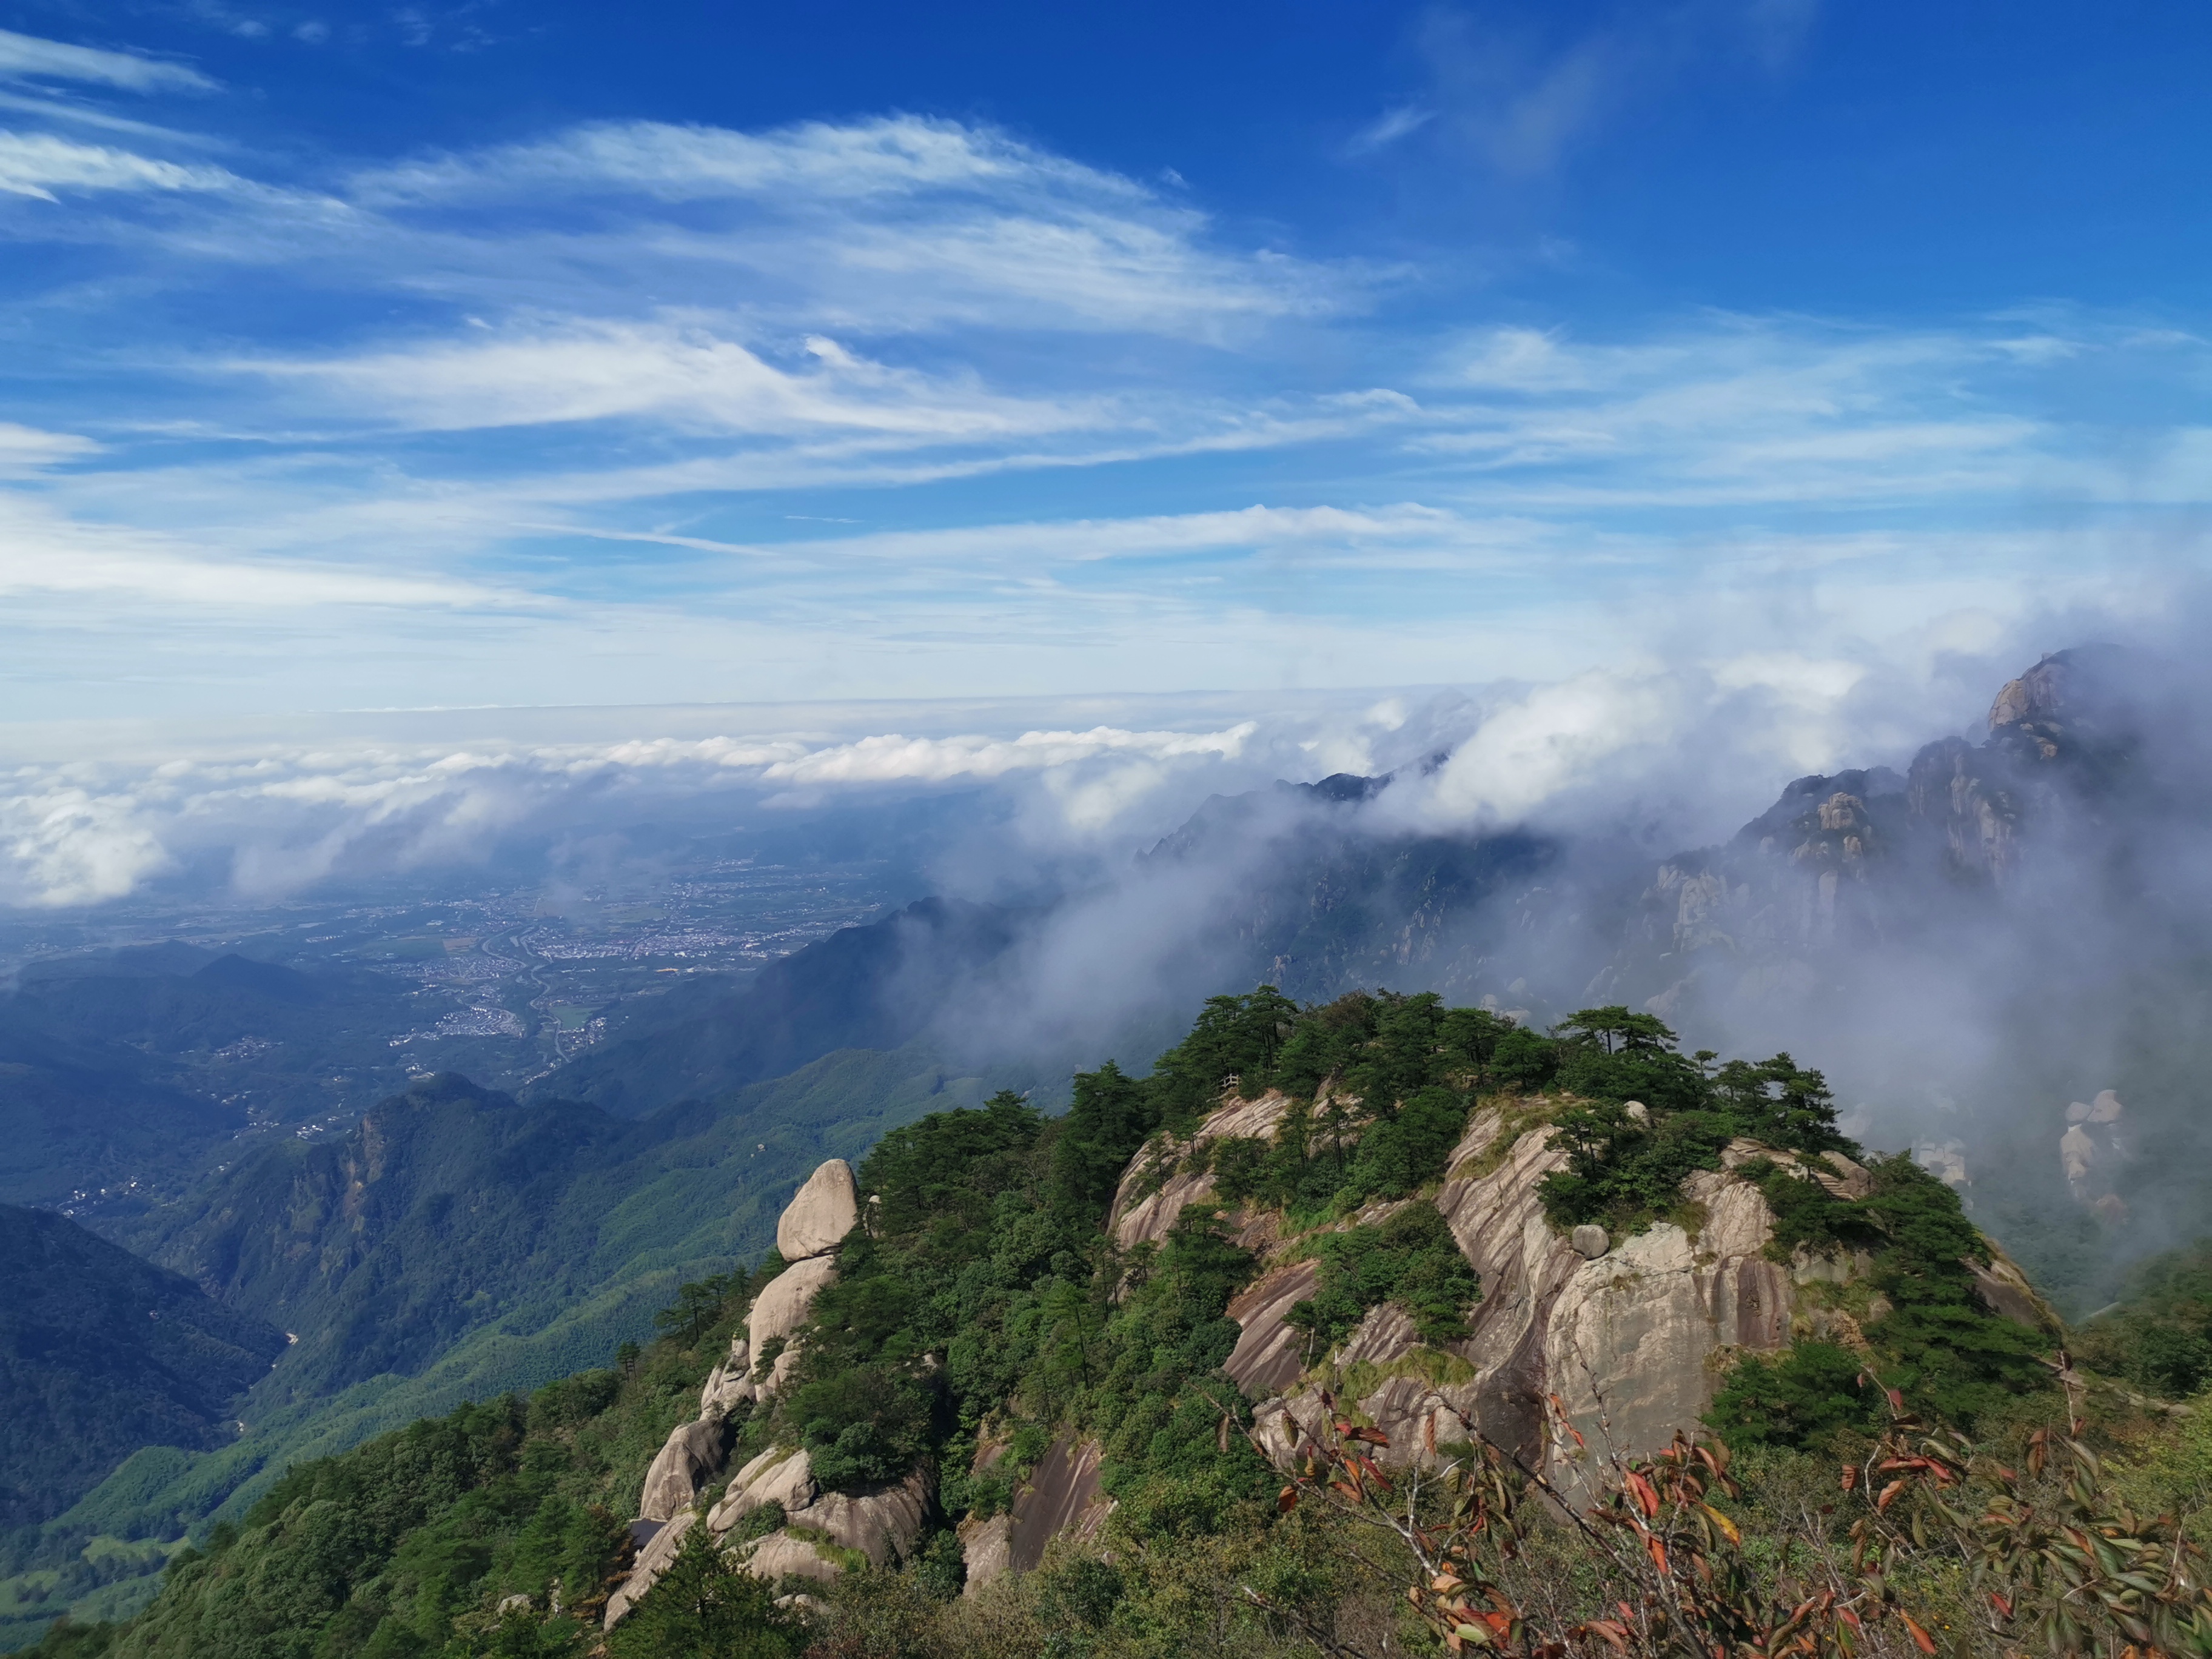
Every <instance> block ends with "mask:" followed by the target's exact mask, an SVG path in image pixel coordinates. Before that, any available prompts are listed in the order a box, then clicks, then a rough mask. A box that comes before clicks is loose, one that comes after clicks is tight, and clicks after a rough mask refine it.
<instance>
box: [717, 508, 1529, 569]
mask: <svg viewBox="0 0 2212 1659" xmlns="http://www.w3.org/2000/svg"><path fill="white" fill-rule="evenodd" d="M1523 528H1524V530H1525V527H1523ZM1495 539H1498V537H1497V527H1495V526H1476V525H1471V524H1468V522H1466V521H1465V520H1462V519H1461V518H1460V517H1459V516H1458V515H1456V514H1455V513H1448V512H1444V511H1443V510H1441V509H1438V508H1436V507H1424V506H1422V505H1420V504H1419V503H1418V502H1410V501H1409V502H1403V503H1401V504H1399V505H1397V506H1394V507H1378V508H1374V509H1358V508H1345V507H1240V508H1237V509H1235V510H1233V511H1230V512H1222V513H1170V514H1161V515H1158V516H1153V517H1146V518H1134V519H1077V520H1058V521H1051V520H1036V521H1030V522H1024V523H1021V524H1001V525H969V526H959V527H957V528H953V529H945V530H896V531H884V532H878V533H875V534H872V535H865V536H837V537H823V538H818V539H816V540H811V541H806V542H802V543H797V544H788V543H787V544H778V545H776V546H774V547H770V546H764V545H756V546H753V547H750V548H736V547H732V549H731V550H732V551H746V552H752V553H756V554H762V555H766V554H769V553H778V554H781V555H784V556H793V555H796V556H802V557H804V558H805V559H808V560H842V559H868V560H885V561H889V562H895V563H901V564H927V563H930V562H946V561H957V562H963V563H971V562H976V561H982V562H989V563H994V564H998V563H1016V564H1024V565H1034V564H1041V563H1046V562H1086V563H1087V562H1098V561H1103V560H1109V559H1144V558H1156V557H1161V556H1170V555H1174V554H1178V553H1192V552H1205V551H1212V550H1263V549H1267V548H1272V547H1279V546H1311V545H1314V544H1322V545H1328V546H1339V547H1348V548H1356V547H1360V546H1364V545H1366V544H1443V543H1450V544H1462V545H1466V544H1478V543H1480V542H1482V541H1485V540H1495Z"/></svg>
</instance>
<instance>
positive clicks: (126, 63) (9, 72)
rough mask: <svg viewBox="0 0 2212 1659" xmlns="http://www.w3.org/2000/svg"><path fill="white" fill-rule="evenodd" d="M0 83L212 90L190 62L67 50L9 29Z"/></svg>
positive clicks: (0, 49) (2, 33)
mask: <svg viewBox="0 0 2212 1659" xmlns="http://www.w3.org/2000/svg"><path fill="white" fill-rule="evenodd" d="M0 79H5V80H10V81H26V80H40V81H81V82H94V83H95V84H98V85H100V86H109V87H118V88H122V89H123V90H125V91H126V92H139V93H154V92H213V91H215V90H216V82H214V81H213V80H212V79H210V77H209V76H204V75H203V74H201V73H200V72H199V71H198V70H196V69H193V68H191V66H190V65H188V64H172V63H165V62H163V61H162V60H161V59H160V58H144V57H141V56H140V55H139V54H137V52H107V51H104V50H102V49H101V48H100V47H97V46H70V45H69V44H68V43H66V42H64V41H61V40H43V39H41V38H40V37H39V36H37V35H33V34H17V33H15V32H14V31H13V30H11V29H0Z"/></svg>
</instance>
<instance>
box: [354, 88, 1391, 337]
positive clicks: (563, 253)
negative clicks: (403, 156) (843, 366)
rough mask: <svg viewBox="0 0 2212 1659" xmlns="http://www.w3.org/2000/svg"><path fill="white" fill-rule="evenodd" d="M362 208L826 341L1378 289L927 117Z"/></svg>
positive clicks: (697, 131)
mask: <svg viewBox="0 0 2212 1659" xmlns="http://www.w3.org/2000/svg"><path fill="white" fill-rule="evenodd" d="M349 188H350V190H351V191H352V192H353V197H354V199H355V200H356V201H357V202H358V203H359V204H362V206H363V207H365V208H368V209H370V210H377V211H380V212H384V213H386V214H388V215H390V216H392V219H393V222H394V223H395V225H406V226H410V227H419V228H420V229H419V230H418V231H417V234H422V235H432V236H435V239H436V243H437V246H440V247H441V248H442V249H443V250H444V257H445V258H447V259H448V260H453V259H456V258H471V253H470V250H471V248H473V249H474V250H475V251H476V253H475V256H474V257H473V258H482V257H483V256H484V255H487V254H489V252H491V251H492V250H494V249H496V248H499V247H501V246H505V247H507V248H509V249H511V250H512V251H513V253H514V254H517V255H520V256H521V257H525V258H529V257H538V258H556V259H560V260H562V262H563V263H564V265H565V267H566V268H567V269H568V270H575V271H581V270H586V269H590V268H598V269H601V270H608V271H609V272H616V271H622V272H628V271H630V270H635V269H636V268H637V267H638V266H639V265H640V264H641V263H642V264H650V265H651V266H653V268H655V269H656V270H657V271H658V272H659V276H658V277H657V278H656V282H657V283H659V284H663V285H665V283H668V282H669V281H671V279H672V280H677V281H680V282H683V283H685V284H686V286H687V287H690V288H691V289H694V290H695V291H696V296H697V297H698V299H699V300H701V301H708V297H709V295H715V294H717V293H718V291H720V292H726V287H727V283H728V282H729V280H730V276H729V273H730V271H731V270H732V268H735V269H738V270H743V271H744V272H745V273H747V276H748V280H749V281H750V283H753V284H754V285H756V286H757V287H758V288H759V289H761V290H762V291H761V293H760V294H759V295H758V296H757V300H756V303H757V304H765V305H767V306H769V307H772V308H774V309H776V310H779V311H787V312H788V313H789V314H791V315H792V316H793V317H811V318H812V319H814V320H815V321H816V323H817V324H818V325H828V326H857V327H860V328H863V329H876V330H883V329H886V328H888V329H893V330H899V329H913V328H942V327H945V326H947V325H952V324H963V325H981V326H984V327H988V328H994V329H1006V328H1048V329H1050V328H1061V329H1065V328H1079V329H1088V330H1125V329H1126V330H1133V331H1138V332H1140V333H1159V334H1166V335H1170V336H1176V337H1204V338H1210V339H1218V338H1226V337H1229V336H1231V335H1233V334H1236V333H1238V332H1241V331H1248V330H1249V329H1250V328H1251V327H1253V326H1255V325H1261V324H1264V323H1266V322H1268V321H1270V320H1273V319H1286V318H1297V317H1310V316H1317V315H1322V314H1325V313H1330V312H1334V311H1338V310H1341V309H1344V308H1346V307H1347V306H1350V305H1352V304H1354V303H1357V302H1358V301H1359V300H1360V298H1361V297H1362V295H1361V290H1362V289H1363V288H1364V285H1365V278H1364V276H1363V275H1362V274H1361V273H1360V272H1359V271H1358V270H1356V269H1354V268H1352V267H1350V266H1345V265H1338V266H1324V265H1321V264H1314V263H1311V262H1308V261H1304V260H1300V259H1297V258H1291V257H1288V256H1285V255H1283V254H1280V253H1279V252H1270V251H1267V250H1261V251H1256V252H1241V251H1237V250H1231V249H1225V248H1221V247H1218V246H1215V245H1214V244H1213V242H1212V238H1211V233H1210V227H1209V225H1208V222H1207V221H1206V217H1205V216H1204V215H1202V214H1200V213H1199V212H1197V211H1195V210H1193V209H1191V208H1189V207H1187V206H1184V205H1182V204H1178V203H1175V202H1170V201H1169V200H1166V199H1164V198H1163V197H1160V196H1159V195H1158V193H1157V192H1156V191H1152V189H1150V188H1149V187H1147V186H1146V185H1141V184H1139V183H1137V182H1136V181H1134V180H1133V179H1126V178H1123V177H1121V175H1119V174H1116V173H1108V172H1104V171H1102V170H1099V169H1097V168H1094V167H1085V166H1083V165H1082V164H1080V163H1079V162H1075V161H1069V160H1067V159H1066V158H1064V157H1060V156H1057V155H1052V154H1051V153H1049V152H1048V151H1044V150H1041V149H1036V148H1035V147H1033V146H1031V145H1029V144H1025V143H1021V142H1020V141H1018V140H1017V139H1014V138H1012V137H1009V136H1007V135H1006V134H1005V133H1003V132H1000V131H996V130H995V129H993V128H991V127H988V126H983V125H971V124H964V123H960V122H955V121H944V120H927V119H923V118H917V117H913V116H891V117H885V118H878V119H874V120H866V121H858V122H852V123H848V124H843V125H831V124H827V123H821V122H810V123H805V124H802V125H797V126H792V127H785V128H779V129H775V130H773V131H767V132H760V133H745V132H736V131H728V130H726V129H721V128H714V127H696V126H690V127H679V126H671V125H665V124H661V123H655V122H636V123H629V124H623V125H591V126H585V127H580V128H575V129H572V130H570V131H567V132H563V133H560V134H556V135H555V136H554V137H550V138H548V139H544V140H541V141H538V142H535V143H526V144H519V145H509V146H505V147H501V148H497V149H487V150H479V151H473V152H464V153H459V154H453V155H440V156H435V157H429V158H424V159H421V160H418V161H413V162H410V163H407V164H404V165H402V166H398V167H386V168H380V169H377V170H374V171H370V172H365V173H360V174H357V175H356V176H355V178H354V179H352V180H351V181H350V184H349ZM552 202H561V203H562V204H565V205H566V206H567V207H568V210H569V211H570V212H571V213H572V214H573V215H574V216H575V221H574V222H573V223H571V224H570V225H569V226H568V228H565V229H564V230H563V231H562V233H560V234H558V235H557V236H552V237H548V236H546V235H545V234H543V233H541V232H539V231H538V230H536V229H534V228H525V227H522V226H519V225H516V224H513V223H512V222H510V220H509V216H510V215H511V214H513V213H514V212H516V211H517V210H522V211H524V212H526V213H527V214H529V215H530V216H531V219H532V225H533V226H534V225H535V224H537V223H538V222H542V215H543V211H544V207H545V205H546V204H549V203H552ZM484 216H489V218H488V220H487V219H485V218H484ZM473 258H472V262H473ZM687 266H689V267H691V269H690V270H686V267H687ZM664 291H665V290H664Z"/></svg>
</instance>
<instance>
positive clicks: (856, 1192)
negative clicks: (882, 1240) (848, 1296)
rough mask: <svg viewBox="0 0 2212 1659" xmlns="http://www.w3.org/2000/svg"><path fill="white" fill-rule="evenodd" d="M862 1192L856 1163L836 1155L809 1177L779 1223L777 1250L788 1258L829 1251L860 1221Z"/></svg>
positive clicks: (777, 1224)
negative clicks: (856, 1172)
mask: <svg viewBox="0 0 2212 1659" xmlns="http://www.w3.org/2000/svg"><path fill="white" fill-rule="evenodd" d="M858 1225H860V1188H859V1187H858V1186H857V1185H855V1184H854V1180H853V1166H852V1165H851V1164H848V1163H846V1162H845V1160H844V1159H843V1158H831V1159H830V1160H829V1162H828V1163H827V1164H823V1166H822V1167H821V1168H820V1169H818V1170H815V1172H814V1173H813V1174H812V1175H811V1176H807V1177H806V1184H805V1186H803V1187H801V1188H799V1191H798V1194H796V1195H795V1196H794V1197H793V1199H792V1200H791V1202H790V1203H789V1204H788V1205H787V1206H785V1208H784V1212H783V1214H782V1217H781V1218H780V1219H779V1220H778V1221H777V1222H776V1224H775V1249H776V1254H777V1255H781V1257H782V1258H783V1259H784V1260H785V1261H806V1260H807V1259H809V1258H810V1257H812V1256H817V1255H828V1254H829V1252H830V1251H832V1250H834V1249H836V1248H837V1247H838V1246H839V1245H840V1244H842V1243H844V1242H845V1235H846V1234H847V1233H849V1232H851V1231H853V1229H854V1227H856V1226H858Z"/></svg>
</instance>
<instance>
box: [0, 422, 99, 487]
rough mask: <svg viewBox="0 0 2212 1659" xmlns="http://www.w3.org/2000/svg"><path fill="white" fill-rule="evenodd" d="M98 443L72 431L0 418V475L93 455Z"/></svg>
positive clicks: (18, 472)
mask: <svg viewBox="0 0 2212 1659" xmlns="http://www.w3.org/2000/svg"><path fill="white" fill-rule="evenodd" d="M98 453H100V445H98V444H97V443H95V442H94V441H92V440H91V439H90V438H85V437H80V436H79V435H77V434H76V433H74V432H42V431H40V430H39V428H36V427H29V426H18V425H16V424H15V422H13V421H0V477H8V476H13V475H19V474H22V473H27V472H40V471H45V470H46V468H48V467H50V466H54V465H58V464H59V463H61V462H63V461H77V460H82V459H84V458H85V457H86V456H88V455H97V454H98Z"/></svg>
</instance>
